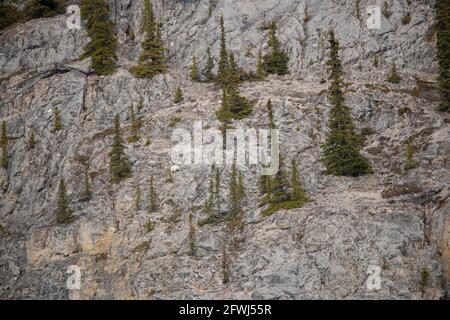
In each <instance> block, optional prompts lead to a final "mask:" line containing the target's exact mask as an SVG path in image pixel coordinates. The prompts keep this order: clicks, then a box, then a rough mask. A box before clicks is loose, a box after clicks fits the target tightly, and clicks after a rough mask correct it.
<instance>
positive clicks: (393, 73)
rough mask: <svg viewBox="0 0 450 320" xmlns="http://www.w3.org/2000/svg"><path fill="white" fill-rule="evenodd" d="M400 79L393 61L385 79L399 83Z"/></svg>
mask: <svg viewBox="0 0 450 320" xmlns="http://www.w3.org/2000/svg"><path fill="white" fill-rule="evenodd" d="M401 80H402V78H400V76H399V74H398V72H397V67H396V66H395V63H392V67H391V71H390V72H389V76H388V78H387V81H389V82H392V83H400V81H401Z"/></svg>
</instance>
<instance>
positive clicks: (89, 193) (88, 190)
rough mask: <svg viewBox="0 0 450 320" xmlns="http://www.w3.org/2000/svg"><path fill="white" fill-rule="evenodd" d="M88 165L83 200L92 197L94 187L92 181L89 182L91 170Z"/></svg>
mask: <svg viewBox="0 0 450 320" xmlns="http://www.w3.org/2000/svg"><path fill="white" fill-rule="evenodd" d="M88 171H89V170H88V167H86V170H85V171H84V188H83V193H82V194H81V200H83V201H89V200H90V199H91V198H92V188H91V183H90V182H89V172H88Z"/></svg>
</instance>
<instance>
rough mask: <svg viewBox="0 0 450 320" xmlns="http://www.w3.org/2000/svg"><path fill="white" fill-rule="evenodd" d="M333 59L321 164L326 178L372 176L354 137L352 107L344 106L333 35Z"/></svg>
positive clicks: (358, 141)
mask: <svg viewBox="0 0 450 320" xmlns="http://www.w3.org/2000/svg"><path fill="white" fill-rule="evenodd" d="M329 43H330V46H331V48H330V49H331V51H330V58H329V60H328V61H327V65H328V68H329V72H330V77H329V79H330V80H331V85H330V87H329V89H328V94H329V100H330V102H331V105H332V107H331V110H330V115H329V120H328V127H329V129H330V131H329V133H328V136H327V139H326V142H325V144H324V145H323V146H322V148H323V156H322V159H321V161H322V163H323V164H324V165H325V167H326V171H325V173H326V174H333V175H338V176H342V175H343V176H360V175H364V174H368V173H371V172H372V169H371V167H370V165H369V163H368V162H367V160H366V159H365V158H364V157H363V156H361V154H360V139H359V137H358V135H357V134H356V133H355V125H354V124H353V118H352V115H351V112H350V109H349V107H347V106H346V105H345V98H344V94H343V91H342V87H343V81H342V75H343V71H342V63H341V59H340V57H339V42H338V40H336V38H335V36H334V32H333V31H331V32H330V39H329Z"/></svg>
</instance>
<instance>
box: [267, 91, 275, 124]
mask: <svg viewBox="0 0 450 320" xmlns="http://www.w3.org/2000/svg"><path fill="white" fill-rule="evenodd" d="M267 114H268V116H269V129H275V122H274V118H273V110H272V100H271V99H270V98H269V100H267Z"/></svg>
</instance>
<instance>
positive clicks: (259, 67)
mask: <svg viewBox="0 0 450 320" xmlns="http://www.w3.org/2000/svg"><path fill="white" fill-rule="evenodd" d="M256 77H257V78H258V80H261V81H262V80H264V79H265V78H266V71H265V70H264V58H263V56H262V51H261V50H259V52H258V61H257V63H256Z"/></svg>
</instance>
